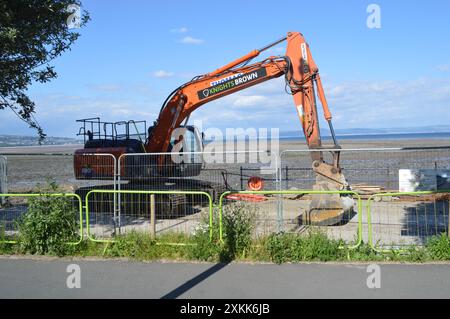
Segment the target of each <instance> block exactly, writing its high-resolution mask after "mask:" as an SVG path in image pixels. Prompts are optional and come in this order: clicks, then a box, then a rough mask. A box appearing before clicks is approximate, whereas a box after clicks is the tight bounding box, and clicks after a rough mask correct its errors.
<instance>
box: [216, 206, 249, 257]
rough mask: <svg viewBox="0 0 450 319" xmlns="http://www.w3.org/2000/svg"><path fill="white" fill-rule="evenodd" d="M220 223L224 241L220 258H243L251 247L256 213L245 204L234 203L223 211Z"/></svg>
mask: <svg viewBox="0 0 450 319" xmlns="http://www.w3.org/2000/svg"><path fill="white" fill-rule="evenodd" d="M222 221H223V230H224V241H225V247H224V249H225V251H223V252H222V256H223V257H222V258H228V259H234V258H236V257H241V258H243V257H245V256H246V253H247V252H248V250H249V249H250V247H251V245H252V233H253V230H254V228H255V221H256V211H255V210H254V208H253V207H251V206H249V205H247V204H245V203H236V204H234V205H232V206H230V207H227V209H225V210H224V212H223V216H222Z"/></svg>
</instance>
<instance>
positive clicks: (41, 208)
mask: <svg viewBox="0 0 450 319" xmlns="http://www.w3.org/2000/svg"><path fill="white" fill-rule="evenodd" d="M57 191H58V187H57V186H56V184H54V183H49V185H48V186H47V187H45V188H42V189H40V193H41V194H42V195H41V196H39V197H30V199H29V201H28V209H27V212H26V213H25V215H24V216H22V217H21V218H20V219H19V221H18V223H17V228H18V230H19V237H18V240H19V251H20V252H22V253H30V254H51V255H58V256H62V255H66V254H69V253H71V252H72V251H73V250H74V247H73V245H68V243H70V242H76V241H77V240H78V236H79V234H78V229H79V228H78V227H79V216H78V210H77V209H76V208H75V205H74V204H73V202H72V201H71V199H70V198H69V197H63V196H51V195H50V193H55V192H57Z"/></svg>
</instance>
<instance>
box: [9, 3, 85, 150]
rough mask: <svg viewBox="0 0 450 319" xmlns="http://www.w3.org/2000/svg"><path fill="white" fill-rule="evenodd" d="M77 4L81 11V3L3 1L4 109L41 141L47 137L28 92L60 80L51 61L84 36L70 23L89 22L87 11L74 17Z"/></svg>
mask: <svg viewBox="0 0 450 319" xmlns="http://www.w3.org/2000/svg"><path fill="white" fill-rule="evenodd" d="M74 5H76V6H79V7H80V8H81V3H80V1H78V0H0V110H2V109H6V108H9V109H11V110H12V111H13V112H14V113H16V115H17V116H18V117H19V118H20V119H22V120H23V121H25V122H26V123H27V124H28V125H29V126H30V127H31V128H34V129H36V130H37V133H38V135H39V138H40V141H42V140H43V139H44V138H45V134H44V131H43V129H42V128H41V126H40V125H39V123H38V122H37V121H36V120H35V118H34V113H35V103H34V102H33V101H32V100H31V99H30V97H29V96H28V95H27V89H28V87H29V86H30V85H31V84H32V83H34V82H39V83H45V82H48V81H50V80H51V79H53V78H56V76H57V73H56V71H55V70H54V67H53V66H52V65H51V64H50V62H51V61H52V60H53V59H55V58H56V57H58V56H59V55H61V54H62V53H63V52H65V51H67V50H69V49H70V47H71V45H72V44H73V43H74V42H75V41H76V40H77V39H78V37H79V36H80V34H79V33H78V32H76V30H77V29H76V28H74V29H69V27H68V23H69V22H71V21H70V20H71V19H73V18H77V17H79V19H77V21H76V22H77V24H78V25H77V26H79V27H82V26H84V25H85V24H86V23H87V21H88V20H89V15H88V13H87V12H86V11H82V13H81V15H80V16H78V15H73V13H74V11H73V8H74ZM72 22H73V21H72Z"/></svg>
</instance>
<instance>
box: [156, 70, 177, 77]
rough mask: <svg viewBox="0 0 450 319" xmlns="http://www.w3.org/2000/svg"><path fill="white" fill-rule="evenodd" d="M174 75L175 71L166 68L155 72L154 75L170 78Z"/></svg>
mask: <svg viewBox="0 0 450 319" xmlns="http://www.w3.org/2000/svg"><path fill="white" fill-rule="evenodd" d="M174 75H175V73H173V72H169V71H165V70H158V71H155V72H153V76H154V77H155V78H170V77H172V76H174Z"/></svg>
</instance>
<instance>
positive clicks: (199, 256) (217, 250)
mask: <svg viewBox="0 0 450 319" xmlns="http://www.w3.org/2000/svg"><path fill="white" fill-rule="evenodd" d="M213 216H214V218H213V234H212V240H211V236H210V230H209V215H205V216H203V218H202V220H201V222H200V225H199V226H198V227H197V228H196V230H195V232H194V235H193V237H192V241H193V243H194V245H193V246H191V249H190V250H189V253H188V255H189V258H190V259H196V260H203V261H217V260H221V259H222V254H221V251H222V250H223V247H222V244H221V243H220V240H219V219H218V210H217V209H214V211H213Z"/></svg>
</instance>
